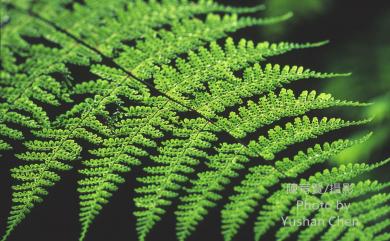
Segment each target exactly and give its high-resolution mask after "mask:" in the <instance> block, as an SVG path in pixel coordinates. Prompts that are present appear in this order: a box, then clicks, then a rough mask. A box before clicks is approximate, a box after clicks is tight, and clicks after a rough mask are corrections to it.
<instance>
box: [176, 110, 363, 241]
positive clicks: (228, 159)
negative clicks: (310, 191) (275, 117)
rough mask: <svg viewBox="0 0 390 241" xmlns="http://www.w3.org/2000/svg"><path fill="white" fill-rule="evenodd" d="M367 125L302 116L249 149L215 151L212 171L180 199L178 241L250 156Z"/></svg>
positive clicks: (229, 147) (227, 146) (268, 157)
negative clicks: (352, 126)
mask: <svg viewBox="0 0 390 241" xmlns="http://www.w3.org/2000/svg"><path fill="white" fill-rule="evenodd" d="M366 122H367V121H366V120H363V121H356V122H349V121H343V120H341V119H334V118H333V119H330V120H329V121H328V120H327V119H326V118H323V119H322V120H321V121H318V119H317V118H313V119H312V120H310V119H309V118H308V117H306V116H304V117H303V118H296V119H295V121H294V124H291V123H287V124H286V127H285V128H284V129H282V128H281V127H279V126H276V127H275V128H274V129H271V130H270V131H269V132H268V133H269V134H268V135H269V137H268V138H267V137H264V136H261V137H260V138H259V141H257V142H255V141H251V142H250V143H249V144H248V147H245V146H243V145H242V144H223V145H222V146H221V148H220V149H218V154H217V155H215V156H213V157H211V158H210V162H209V163H208V164H207V165H208V167H209V168H211V169H214V170H212V171H206V172H202V173H199V174H198V179H196V180H194V181H192V183H193V185H192V187H191V188H189V189H188V190H187V193H188V194H187V195H186V196H184V197H183V198H181V200H182V202H183V204H181V205H179V207H178V211H177V212H176V215H177V220H178V223H177V235H178V238H179V240H184V239H186V238H187V237H188V236H189V235H190V234H191V232H192V231H193V230H195V227H196V225H197V224H198V222H199V221H200V220H202V219H203V216H204V215H206V214H207V209H208V208H210V207H213V206H214V205H215V202H216V201H217V200H219V199H221V196H220V195H218V194H216V192H217V191H220V190H221V189H223V186H224V185H226V184H228V183H229V182H230V179H231V178H233V177H235V176H237V170H239V169H243V168H244V165H243V164H244V163H246V162H248V161H249V159H248V157H249V156H260V157H263V158H264V159H266V160H272V159H273V158H274V154H275V153H277V152H279V151H282V150H283V149H285V148H286V147H287V146H288V145H292V144H294V143H297V142H301V141H304V140H307V139H310V138H314V137H316V136H318V135H321V134H323V133H326V132H329V131H331V130H336V129H339V128H343V127H347V126H350V125H359V124H362V123H366Z"/></svg>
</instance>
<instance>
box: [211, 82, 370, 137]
mask: <svg viewBox="0 0 390 241" xmlns="http://www.w3.org/2000/svg"><path fill="white" fill-rule="evenodd" d="M365 105H366V104H364V103H358V102H350V101H340V100H335V99H334V98H333V97H332V96H331V95H329V94H325V93H321V94H319V95H317V93H316V92H315V91H311V92H310V93H309V92H308V91H303V92H302V93H301V94H300V95H299V96H297V97H295V95H294V92H293V91H292V90H286V89H281V91H280V92H279V94H278V95H276V94H274V93H273V92H271V93H270V94H268V95H267V96H263V97H261V98H260V99H259V100H258V101H257V103H255V102H253V101H248V103H247V104H246V106H242V107H240V108H239V109H238V112H231V113H230V114H229V117H228V118H219V119H218V121H217V124H218V125H219V126H223V127H224V128H225V129H226V130H229V133H231V134H232V135H233V136H235V137H237V138H243V137H245V136H246V135H247V134H248V133H252V132H254V131H256V130H257V129H259V128H261V127H263V126H265V125H268V124H271V123H273V122H275V121H277V120H280V119H282V118H283V117H289V116H290V117H291V116H298V115H302V114H304V113H306V112H308V111H309V110H315V109H324V108H329V107H336V106H365Z"/></svg>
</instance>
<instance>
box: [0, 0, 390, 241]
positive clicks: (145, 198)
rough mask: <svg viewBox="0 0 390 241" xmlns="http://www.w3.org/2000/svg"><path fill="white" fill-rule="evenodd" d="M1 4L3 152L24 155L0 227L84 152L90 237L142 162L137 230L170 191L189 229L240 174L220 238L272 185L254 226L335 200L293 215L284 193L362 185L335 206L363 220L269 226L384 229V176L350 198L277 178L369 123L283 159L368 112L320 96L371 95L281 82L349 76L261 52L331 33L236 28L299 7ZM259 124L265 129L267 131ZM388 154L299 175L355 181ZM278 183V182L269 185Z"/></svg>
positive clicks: (340, 145)
mask: <svg viewBox="0 0 390 241" xmlns="http://www.w3.org/2000/svg"><path fill="white" fill-rule="evenodd" d="M0 6H1V7H0V11H1V13H2V18H1V73H0V76H1V79H0V93H1V95H0V99H1V103H0V111H1V116H0V136H1V139H0V150H1V151H2V154H0V155H2V156H3V157H5V156H7V157H8V156H13V157H14V158H15V160H17V161H18V164H17V165H18V166H17V167H15V168H12V169H11V170H10V173H11V176H12V178H13V179H14V182H15V184H14V185H13V187H12V190H13V194H12V207H11V211H10V214H9V217H8V219H7V225H6V227H5V234H4V235H3V238H2V240H7V238H8V237H9V236H10V235H11V233H12V231H13V230H14V229H15V228H16V226H17V225H18V224H19V223H20V222H22V221H23V219H24V218H25V217H26V216H27V215H28V214H29V213H30V212H31V210H32V209H33V207H34V206H36V205H37V204H38V203H39V202H41V201H43V200H44V197H45V196H46V195H47V194H48V189H49V187H51V186H54V185H55V184H56V183H57V182H58V181H59V180H60V178H61V177H60V176H61V173H62V172H64V171H70V170H71V169H72V167H73V166H74V164H75V162H81V163H82V168H81V169H80V170H78V172H79V173H80V176H81V179H80V180H79V181H78V185H79V187H78V192H79V194H80V196H79V198H80V211H79V215H80V224H81V232H80V238H79V240H84V239H85V238H86V237H87V232H88V230H89V229H90V228H91V226H92V224H93V221H94V219H95V218H96V216H97V215H99V213H100V212H101V211H102V209H103V208H104V205H105V204H106V203H108V202H109V201H110V197H111V196H112V195H113V194H114V192H115V191H116V190H117V188H118V185H119V184H120V183H122V182H124V175H123V174H124V173H128V172H131V169H132V167H134V166H135V165H141V167H142V169H143V175H141V176H140V177H138V178H137V181H138V182H139V187H137V188H136V189H135V192H136V194H135V196H134V197H133V198H134V203H135V206H136V210H134V217H135V218H136V220H137V221H136V222H137V224H136V231H137V233H138V237H139V239H140V240H145V239H147V235H148V233H149V232H150V231H151V230H152V229H153V227H154V226H155V225H156V223H157V222H159V221H160V220H161V218H163V216H164V213H165V212H166V210H167V209H168V207H170V206H172V205H174V202H176V201H178V203H179V204H178V206H177V207H175V208H176V210H177V211H176V212H175V214H176V217H177V227H176V230H177V232H176V234H177V238H178V240H186V239H187V238H188V237H189V236H190V235H191V234H192V233H193V232H194V231H195V230H196V227H197V225H198V224H199V223H200V222H201V221H202V220H203V219H204V218H205V217H206V215H207V213H208V211H209V210H210V209H211V208H213V207H214V206H215V205H216V204H217V203H218V202H219V201H221V200H222V199H223V194H222V193H221V192H222V191H223V190H224V189H225V188H226V187H227V186H228V185H229V183H230V182H231V181H232V180H233V179H240V178H241V179H242V180H241V183H239V184H238V185H237V186H236V187H234V193H233V195H231V196H230V197H228V199H227V203H226V204H225V205H224V207H223V208H222V211H221V222H222V235H223V238H224V239H225V240H232V239H234V237H235V235H236V234H237V233H238V231H239V229H240V226H241V225H243V224H245V223H246V222H247V220H248V218H249V216H250V215H252V214H253V213H254V212H255V209H256V208H257V206H258V204H259V203H260V201H261V200H262V199H265V198H267V196H268V198H267V204H265V205H264V206H263V207H260V210H259V211H258V215H257V221H256V222H255V224H254V237H255V239H256V240H259V239H261V238H262V236H263V235H264V234H265V233H266V232H267V231H268V230H269V229H270V228H271V227H272V226H274V225H276V224H277V223H280V222H281V221H280V216H281V215H283V214H287V213H290V216H291V217H293V215H300V218H303V217H307V216H310V215H316V216H319V217H327V216H331V215H335V213H338V212H341V211H338V210H331V209H329V210H328V209H326V210H319V211H318V212H317V213H315V214H314V213H309V212H308V211H302V212H300V213H298V212H296V210H295V208H294V207H292V205H291V204H292V203H293V202H294V201H295V200H297V199H298V198H301V199H304V200H309V201H312V202H315V201H317V202H318V201H321V200H322V201H324V200H326V201H327V202H335V200H339V199H340V198H342V199H343V200H349V199H353V198H357V197H359V196H363V195H366V197H367V195H370V196H369V197H368V198H367V199H365V200H361V201H356V202H354V203H353V204H352V206H353V207H354V208H351V209H348V211H342V212H341V213H340V214H338V215H339V216H342V217H344V216H345V217H350V216H353V217H356V218H358V219H359V221H360V223H361V225H360V226H356V227H350V228H348V227H344V226H336V225H335V226H331V227H322V228H318V227H317V228H315V227H309V228H306V229H299V228H298V227H291V226H289V227H287V226H284V227H281V228H280V229H279V230H278V231H277V232H276V236H275V237H276V238H277V239H278V240H284V239H286V238H288V237H289V236H290V235H291V234H293V233H294V232H299V235H298V238H299V239H300V240H312V239H314V238H315V237H316V235H318V234H319V233H323V235H322V239H323V240H335V239H338V238H340V239H341V240H352V239H356V238H359V239H361V240H386V239H387V238H389V234H388V233H386V232H382V231H383V230H385V229H386V228H387V227H388V226H389V224H390V223H389V221H388V219H385V220H384V221H381V222H378V223H376V224H373V225H372V224H371V223H370V222H371V221H372V220H373V219H375V218H379V217H383V216H386V215H387V214H388V212H389V208H388V207H386V206H383V205H384V204H386V202H387V201H388V199H389V196H388V195H387V194H385V193H378V194H375V195H374V194H371V193H372V192H378V191H381V190H384V189H385V188H387V187H388V185H389V184H388V183H379V182H376V181H361V182H359V183H357V184H355V185H354V189H353V191H352V192H350V193H348V194H343V196H341V197H336V196H335V194H327V193H325V194H323V195H321V196H314V195H308V194H306V193H301V192H298V193H296V194H295V195H288V194H286V192H285V190H283V188H284V187H285V186H286V185H287V183H286V182H285V181H284V179H286V180H288V179H289V178H298V176H299V175H300V174H302V173H304V172H305V171H306V170H309V169H310V168H311V167H312V166H314V165H316V164H320V163H323V162H325V161H326V160H327V159H329V158H330V157H331V156H333V155H335V154H337V153H339V152H341V151H343V150H344V149H346V148H348V147H350V146H352V145H354V144H356V143H361V142H364V141H365V140H366V139H367V138H369V136H370V134H368V135H366V136H364V137H362V138H361V139H358V140H348V139H340V140H336V141H333V142H331V143H327V142H325V143H322V144H316V145H314V146H313V147H311V148H309V149H307V151H306V152H303V151H298V152H297V154H296V155H295V156H294V157H292V158H289V157H285V158H281V159H280V160H277V161H275V160H276V159H277V158H279V156H280V153H281V152H282V151H283V150H286V149H287V148H289V147H290V146H293V145H294V144H298V143H302V142H304V141H306V140H309V139H314V140H315V139H316V138H318V137H319V136H321V135H323V134H326V133H328V132H331V131H334V130H337V129H341V128H347V127H349V126H355V125H361V124H364V123H366V122H368V121H369V120H357V121H347V120H342V119H340V118H326V117H313V116H311V115H309V112H311V111H313V110H320V109H325V108H331V107H341V106H344V107H361V106H365V105H367V104H365V103H359V102H353V101H345V100H338V99H335V98H334V97H332V96H331V95H330V94H326V93H319V94H317V93H316V92H315V91H302V92H300V93H298V92H296V91H294V90H292V89H287V88H286V87H285V88H283V86H285V85H287V84H289V83H291V82H294V81H297V80H300V79H322V78H330V77H343V76H347V75H348V74H337V73H321V72H317V71H313V70H309V69H305V68H304V67H300V66H281V65H278V64H271V63H267V59H268V58H272V57H273V56H277V55H281V54H284V53H287V52H289V51H292V50H297V49H304V48H312V47H318V46H321V45H323V44H325V43H326V41H324V42H316V43H303V44H300V43H288V42H281V43H268V42H261V43H254V42H252V41H249V40H244V39H241V40H239V41H234V40H233V38H231V37H227V35H228V34H229V33H231V32H235V31H237V30H239V29H243V28H247V27H251V26H258V25H268V24H274V23H277V22H279V21H284V20H286V19H288V18H290V17H291V13H287V14H285V15H283V16H279V17H273V18H256V17H252V15H253V13H256V12H257V11H259V10H262V9H263V8H264V7H263V6H257V7H249V8H238V7H228V6H222V5H220V4H218V3H215V2H213V1H211V0H199V1H187V0H162V1H155V0H149V1H141V0H134V1H130V0H112V1H111V0H110V1H104V3H102V2H101V1H93V0H85V1H83V3H74V2H72V1H70V0H61V1H53V0H45V1H31V2H29V1H24V0H14V1H7V0H2V2H1V5H0ZM34 39H39V40H40V41H38V42H39V43H38V44H37V43H35V42H34ZM70 66H83V68H86V69H88V71H89V72H90V73H91V74H92V75H93V76H95V77H96V78H92V79H84V77H80V76H77V75H75V74H73V73H72V71H71V67H70ZM54 109H56V111H53V110H54ZM53 113H54V114H53ZM282 121H284V124H282V125H281V124H278V123H279V122H282ZM264 128H266V130H268V131H267V132H265V133H263V134H261V132H259V130H261V129H264ZM19 143H23V148H21V147H20V144H19ZM144 160H148V161H147V162H146V163H144ZM387 162H388V160H386V161H383V162H380V163H378V164H373V165H366V164H354V165H348V166H340V167H339V168H335V169H332V170H331V171H328V170H325V171H323V172H318V173H316V174H315V175H312V176H311V177H309V178H307V179H302V180H301V181H300V183H302V184H307V183H322V184H331V183H334V182H337V181H339V182H341V181H346V180H349V179H352V178H353V177H355V176H358V175H359V174H361V173H363V172H367V171H369V170H371V169H373V168H376V167H379V166H383V165H385V164H386V163H387ZM246 170H247V171H246ZM245 171H246V173H245ZM3 173H5V171H3ZM273 187H274V188H275V187H277V188H279V189H278V190H277V191H271V190H272V189H271V188H273ZM368 211H369V212H368ZM366 212H368V213H366Z"/></svg>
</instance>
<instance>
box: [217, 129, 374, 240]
mask: <svg viewBox="0 0 390 241" xmlns="http://www.w3.org/2000/svg"><path fill="white" fill-rule="evenodd" d="M368 138H369V135H367V136H365V137H363V138H361V139H358V140H353V141H351V140H348V139H347V140H338V141H334V142H332V143H331V144H329V143H325V144H323V145H322V146H320V145H318V144H317V145H315V146H314V147H313V148H309V149H308V150H307V153H303V152H302V151H300V152H299V153H298V154H296V155H295V156H294V157H293V159H292V160H291V159H289V158H283V159H282V160H281V161H276V162H275V167H272V166H266V165H260V166H256V167H253V168H250V169H249V172H250V173H249V174H247V175H246V176H245V178H244V180H243V181H242V182H241V184H240V185H238V186H236V187H234V190H235V192H236V194H234V195H232V196H230V197H229V200H230V202H229V203H228V204H226V205H225V206H224V208H223V210H222V212H221V215H222V234H223V236H224V239H225V240H232V238H233V237H234V235H235V234H236V233H237V232H238V229H239V227H240V226H241V225H242V224H244V223H245V221H246V219H247V218H248V217H249V215H250V213H252V212H253V210H254V207H256V205H257V203H258V201H259V200H260V199H261V198H263V196H264V195H265V194H267V193H268V190H267V188H269V187H271V186H273V185H275V184H277V183H278V182H279V180H280V179H283V178H286V177H296V176H297V175H298V174H300V173H302V172H304V171H305V170H308V169H309V168H310V167H311V166H312V165H314V164H318V163H322V162H324V161H326V160H327V159H329V158H330V157H332V156H334V155H336V154H338V153H340V152H341V151H343V150H345V149H347V148H349V147H351V146H353V145H355V144H359V143H362V142H364V141H366V140H367V139H368Z"/></svg>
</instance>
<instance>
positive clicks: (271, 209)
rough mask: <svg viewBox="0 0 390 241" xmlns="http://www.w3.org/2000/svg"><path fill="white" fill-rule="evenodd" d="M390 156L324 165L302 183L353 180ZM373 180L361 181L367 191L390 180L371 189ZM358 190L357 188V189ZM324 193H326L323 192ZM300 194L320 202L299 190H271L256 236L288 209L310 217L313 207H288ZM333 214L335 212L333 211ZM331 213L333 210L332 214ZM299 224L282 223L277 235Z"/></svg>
mask: <svg viewBox="0 0 390 241" xmlns="http://www.w3.org/2000/svg"><path fill="white" fill-rule="evenodd" d="M388 162H389V160H385V161H382V162H379V163H376V164H372V165H367V164H348V165H347V166H345V165H341V166H340V167H338V168H336V167H335V168H332V170H331V171H329V170H328V169H325V170H324V171H323V172H322V173H320V172H318V173H316V174H314V175H312V176H310V177H309V178H308V179H301V181H300V184H314V183H317V184H322V185H325V186H327V185H330V184H332V183H339V182H343V181H347V180H351V179H352V178H354V177H356V176H358V175H361V174H362V173H365V172H368V171H370V170H372V169H374V168H378V167H380V166H382V165H385V164H386V163H388ZM370 183H371V182H369V181H368V182H366V183H364V184H359V187H360V190H361V191H363V192H368V191H369V190H372V189H373V190H378V189H377V188H379V189H381V188H385V187H386V186H387V185H388V184H380V185H378V183H376V182H375V183H373V184H372V186H371V187H372V189H371V188H370ZM282 187H284V188H285V189H286V188H287V184H283V185H282ZM358 192H359V190H356V193H358ZM324 195H325V194H324ZM299 197H301V198H302V200H307V201H308V202H311V203H315V202H318V198H317V197H315V196H313V195H309V194H307V193H304V192H303V191H300V192H296V193H288V192H286V190H282V189H280V190H278V191H277V192H275V193H274V194H272V195H271V196H270V197H269V198H268V199H267V204H265V205H264V206H263V207H262V208H261V211H260V213H259V216H258V217H257V221H256V223H255V226H254V232H255V240H259V239H260V237H261V236H263V235H264V234H265V233H266V232H267V231H268V230H269V229H270V228H271V227H272V226H274V225H275V224H276V222H277V221H280V217H282V216H283V215H284V214H285V213H286V212H288V211H289V210H290V212H289V213H290V214H289V217H291V219H302V218H304V217H308V216H309V215H310V214H311V213H313V212H314V210H313V209H310V208H308V209H299V211H297V206H294V207H292V208H291V209H289V207H290V205H291V204H292V202H294V201H295V200H297V199H298V198H299ZM332 214H333V213H332ZM329 215H330V214H329ZM298 228H299V226H296V225H287V226H283V227H282V228H281V229H279V231H278V233H277V234H276V237H277V238H278V239H279V240H283V239H285V238H286V237H288V235H289V234H291V233H293V232H295V231H297V230H298Z"/></svg>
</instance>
